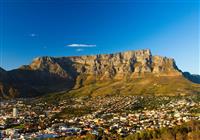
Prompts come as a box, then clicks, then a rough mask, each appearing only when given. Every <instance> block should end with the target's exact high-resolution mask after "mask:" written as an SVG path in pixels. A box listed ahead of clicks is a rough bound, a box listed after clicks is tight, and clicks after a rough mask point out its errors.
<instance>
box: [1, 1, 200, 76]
mask: <svg viewBox="0 0 200 140" xmlns="http://www.w3.org/2000/svg"><path fill="white" fill-rule="evenodd" d="M199 7H200V3H199V2H198V0H159V1H156V0H149V1H148V0H101V1H100V0H0V43H1V44H0V45H1V49H0V60H1V63H0V67H3V68H4V69H6V70H11V69H14V68H17V67H19V66H21V65H23V64H29V63H31V61H32V60H33V58H35V57H38V56H72V55H73V56H74V55H85V54H87V55H88V54H99V53H114V52H119V51H126V50H138V49H146V48H149V49H151V50H152V53H153V54H155V55H163V56H167V57H173V58H175V60H176V63H177V65H178V67H179V68H180V69H181V70H183V71H189V72H191V73H196V74H200V56H199V55H200V49H199V47H200V43H199V39H200V37H199V32H200V29H199V26H200V23H199V18H200V15H199V14H200V8H199Z"/></svg>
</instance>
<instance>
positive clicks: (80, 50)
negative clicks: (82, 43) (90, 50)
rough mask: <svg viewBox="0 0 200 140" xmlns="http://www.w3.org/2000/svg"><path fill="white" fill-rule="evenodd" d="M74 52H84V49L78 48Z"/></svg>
mask: <svg viewBox="0 0 200 140" xmlns="http://www.w3.org/2000/svg"><path fill="white" fill-rule="evenodd" d="M76 51H77V52H82V51H84V49H80V48H79V49H76Z"/></svg>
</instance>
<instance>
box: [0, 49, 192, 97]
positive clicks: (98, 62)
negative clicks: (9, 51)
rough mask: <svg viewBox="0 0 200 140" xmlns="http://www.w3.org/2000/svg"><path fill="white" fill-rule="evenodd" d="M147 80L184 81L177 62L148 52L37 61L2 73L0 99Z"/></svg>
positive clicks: (0, 75) (41, 58)
mask: <svg viewBox="0 0 200 140" xmlns="http://www.w3.org/2000/svg"><path fill="white" fill-rule="evenodd" d="M148 76H153V77H173V78H176V77H182V78H183V76H184V74H183V73H182V72H181V71H180V70H179V69H178V67H177V66H176V63H175V61H174V59H171V58H167V57H161V56H153V55H152V54H151V51H150V50H149V49H146V50H138V51H126V52H120V53H114V54H102V55H91V56H72V57H38V58H35V59H34V60H33V62H32V63H31V64H30V65H24V66H21V67H20V68H18V69H15V70H11V71H5V70H3V69H0V97H1V98H13V97H35V96H41V95H44V94H46V93H51V92H60V91H71V90H72V89H73V90H75V89H80V88H83V87H85V86H87V85H91V84H94V83H99V82H106V81H122V80H128V79H130V80H132V83H133V84H134V79H137V78H141V77H142V78H144V77H148ZM183 79H184V78H183ZM184 80H185V79H184ZM169 82H170V81H169ZM189 84H190V83H189ZM191 85H192V83H191ZM125 88H126V87H125Z"/></svg>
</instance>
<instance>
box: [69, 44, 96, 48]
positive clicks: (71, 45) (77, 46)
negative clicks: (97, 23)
mask: <svg viewBox="0 0 200 140" xmlns="http://www.w3.org/2000/svg"><path fill="white" fill-rule="evenodd" d="M67 46H68V47H72V48H93V47H96V45H94V44H69V45H67Z"/></svg>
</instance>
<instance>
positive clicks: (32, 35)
mask: <svg viewBox="0 0 200 140" xmlns="http://www.w3.org/2000/svg"><path fill="white" fill-rule="evenodd" d="M29 36H30V37H36V36H37V35H36V34H34V33H31V34H29Z"/></svg>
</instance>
